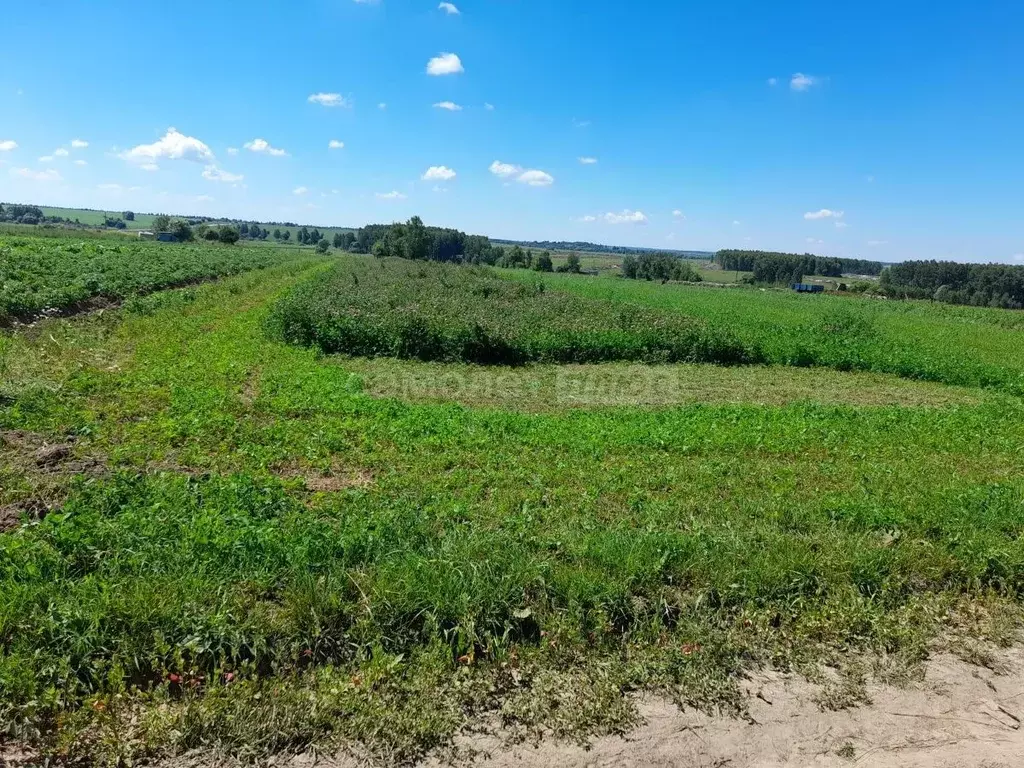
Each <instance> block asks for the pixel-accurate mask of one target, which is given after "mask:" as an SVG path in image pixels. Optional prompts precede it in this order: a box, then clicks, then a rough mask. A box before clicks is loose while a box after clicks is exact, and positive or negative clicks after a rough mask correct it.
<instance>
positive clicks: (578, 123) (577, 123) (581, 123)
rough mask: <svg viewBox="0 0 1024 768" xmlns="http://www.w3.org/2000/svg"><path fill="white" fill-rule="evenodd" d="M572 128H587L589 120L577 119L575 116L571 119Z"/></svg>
mask: <svg viewBox="0 0 1024 768" xmlns="http://www.w3.org/2000/svg"><path fill="white" fill-rule="evenodd" d="M572 125H573V128H587V127H588V126H589V125H590V121H589V120H577V119H576V118H575V117H574V118H573V119H572Z"/></svg>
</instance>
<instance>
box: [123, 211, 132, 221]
mask: <svg viewBox="0 0 1024 768" xmlns="http://www.w3.org/2000/svg"><path fill="white" fill-rule="evenodd" d="M121 218H122V219H124V220H125V221H135V213H134V212H133V211H125V212H124V213H122V214H121Z"/></svg>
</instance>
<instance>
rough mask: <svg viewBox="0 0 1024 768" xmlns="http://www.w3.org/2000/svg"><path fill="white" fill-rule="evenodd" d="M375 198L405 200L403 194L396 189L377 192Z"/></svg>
mask: <svg viewBox="0 0 1024 768" xmlns="http://www.w3.org/2000/svg"><path fill="white" fill-rule="evenodd" d="M377 198H378V199H379V200H405V195H403V194H402V193H401V192H399V191H398V190H394V191H392V192H378V193H377Z"/></svg>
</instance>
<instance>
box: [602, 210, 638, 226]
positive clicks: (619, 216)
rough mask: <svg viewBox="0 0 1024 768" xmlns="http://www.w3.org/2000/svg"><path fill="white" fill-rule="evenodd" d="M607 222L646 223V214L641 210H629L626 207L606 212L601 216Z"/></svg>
mask: <svg viewBox="0 0 1024 768" xmlns="http://www.w3.org/2000/svg"><path fill="white" fill-rule="evenodd" d="M601 218H602V219H604V220H605V221H606V222H608V223H609V224H646V223H647V216H646V215H645V214H644V213H643V211H631V210H629V209H628V208H626V209H625V210H623V211H621V212H619V213H606V214H605V215H604V216H602V217H601Z"/></svg>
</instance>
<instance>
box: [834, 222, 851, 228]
mask: <svg viewBox="0 0 1024 768" xmlns="http://www.w3.org/2000/svg"><path fill="white" fill-rule="evenodd" d="M848 226H850V225H849V224H847V223H846V222H845V221H837V222H836V229H846V228H847V227H848Z"/></svg>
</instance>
